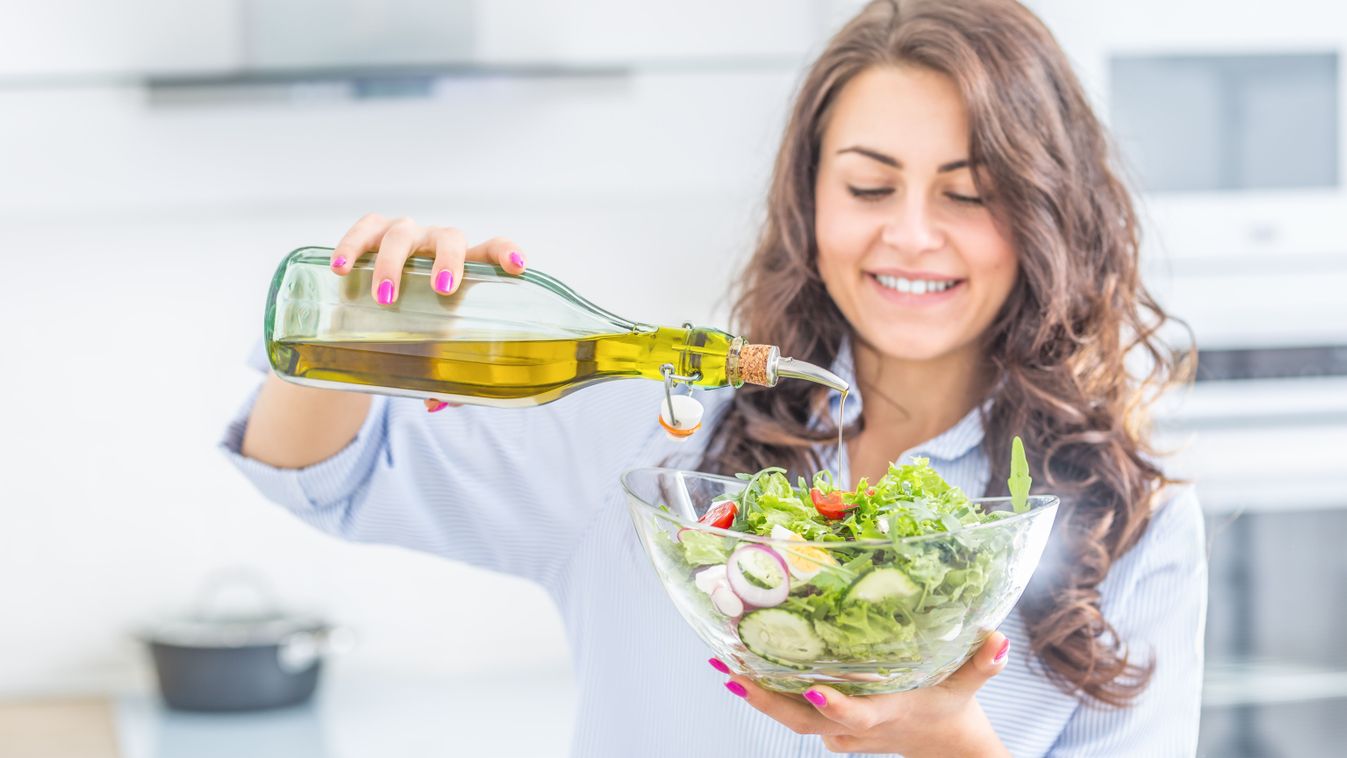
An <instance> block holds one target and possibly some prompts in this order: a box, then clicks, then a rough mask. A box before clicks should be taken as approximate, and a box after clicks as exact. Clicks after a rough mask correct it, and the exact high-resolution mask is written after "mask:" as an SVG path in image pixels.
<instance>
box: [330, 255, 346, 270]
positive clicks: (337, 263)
mask: <svg viewBox="0 0 1347 758" xmlns="http://www.w3.org/2000/svg"><path fill="white" fill-rule="evenodd" d="M332 268H346V256H344V255H338V256H337V257H336V258H333V259H332Z"/></svg>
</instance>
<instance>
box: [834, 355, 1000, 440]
mask: <svg viewBox="0 0 1347 758" xmlns="http://www.w3.org/2000/svg"><path fill="white" fill-rule="evenodd" d="M829 370H830V371H832V372H833V373H834V374H837V375H838V376H839V377H841V378H842V379H844V380H846V382H847V383H848V384H849V385H851V392H850V393H849V394H848V395H847V407H846V418H845V419H843V423H845V424H846V425H848V426H850V425H851V424H854V423H856V422H857V421H858V420H859V419H860V417H861V408H863V407H864V401H862V399H861V389H860V386H859V385H858V384H857V383H856V365H855V359H854V357H853V353H852V350H851V340H850V339H844V340H843V341H842V345H841V347H840V348H839V349H838V351H837V357H836V358H834V359H833V362H832V366H830V367H829ZM841 402H842V395H841V393H835V392H834V393H829V394H828V415H827V417H826V419H825V417H824V416H823V415H822V414H819V413H816V414H815V415H814V417H813V418H812V419H811V421H810V425H811V427H812V428H815V429H817V428H820V427H823V426H825V425H827V426H831V425H832V423H833V422H832V421H831V419H836V418H837V412H838V406H839V404H840V403H841ZM991 402H992V401H991V398H990V397H989V398H987V400H985V401H983V403H982V404H981V405H979V406H978V407H975V408H973V409H972V410H971V411H969V412H968V413H967V414H965V415H964V417H963V418H961V419H959V421H958V423H956V424H955V425H954V426H952V427H950V428H949V429H946V430H945V431H943V432H941V433H940V434H938V435H936V436H935V437H933V438H931V439H929V440H927V441H926V442H923V443H921V444H920V445H918V446H916V447H914V448H912V449H911V450H907V451H905V452H904V453H903V454H902V455H901V456H899V457H898V458H897V462H898V463H900V464H901V463H903V462H904V461H905V460H906V459H908V458H911V457H915V456H921V457H923V458H930V459H931V460H932V461H952V460H955V459H957V458H961V457H963V456H964V455H965V454H967V453H968V451H969V450H972V449H973V448H975V447H977V446H978V445H981V444H982V440H983V436H984V433H983V429H982V414H983V413H984V412H985V411H987V410H989V409H990V407H991Z"/></svg>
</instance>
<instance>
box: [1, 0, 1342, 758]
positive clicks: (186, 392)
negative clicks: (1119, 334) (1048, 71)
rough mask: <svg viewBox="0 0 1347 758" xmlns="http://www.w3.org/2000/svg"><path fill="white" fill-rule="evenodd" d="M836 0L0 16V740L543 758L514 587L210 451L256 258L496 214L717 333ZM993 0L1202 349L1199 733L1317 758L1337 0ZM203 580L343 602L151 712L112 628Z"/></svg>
mask: <svg viewBox="0 0 1347 758" xmlns="http://www.w3.org/2000/svg"><path fill="white" fill-rule="evenodd" d="M859 5H860V3H858V2H855V1H854V0H737V1H736V2H732V3H727V2H713V1H712V0H684V1H683V2H679V3H664V2H647V1H646V0H583V1H577V2H568V3H555V2H546V0H489V1H488V0H438V1H437V2H429V1H422V0H381V1H376V0H325V1H320V0H265V1H264V0H191V1H190V2H171V1H170V0H126V1H125V2H121V3H106V2H96V1H95V0H51V1H49V2H41V3H36V2H24V3H20V2H7V3H5V5H4V8H3V14H2V15H0V18H3V19H4V21H3V23H0V230H2V231H0V240H2V241H3V253H0V256H3V261H4V263H5V271H6V273H7V276H6V282H7V286H6V287H5V288H4V296H3V297H0V316H2V317H3V323H4V324H5V332H6V334H5V346H4V351H3V356H4V357H3V365H4V368H3V372H0V376H3V379H0V382H2V383H3V385H2V386H3V390H4V392H3V395H2V397H3V410H0V428H3V429H4V430H5V434H4V435H3V438H0V449H2V450H0V453H2V454H0V472H3V473H0V513H3V516H4V522H3V523H4V526H3V528H0V607H3V608H4V609H5V612H4V614H3V615H4V617H5V622H4V623H3V624H0V755H3V756H11V755H14V756H17V755H23V756H74V755H79V756H92V757H101V756H118V755H119V756H125V757H126V758H150V757H151V756H156V757H160V758H166V757H173V758H176V757H178V756H215V755H221V756H223V755H231V756H233V755H249V756H255V757H258V758H261V757H263V756H286V757H287V758H302V757H308V756H313V757H315V758H317V757H319V756H364V755H379V756H420V755H431V754H440V755H446V754H447V755H511V756H515V755H517V756H561V755H566V754H567V750H568V745H569V739H570V734H571V723H570V722H571V717H572V715H573V713H574V709H575V704H574V697H575V696H574V689H573V683H572V678H571V676H572V675H571V672H570V670H569V667H568V656H567V647H566V642H565V638H564V635H563V631H562V627H561V623H560V621H559V619H558V617H557V614H556V609H555V607H554V606H553V604H552V603H551V601H550V600H549V598H548V596H547V595H546V594H545V593H544V591H543V590H541V589H539V588H537V587H535V586H533V585H531V584H527V583H524V582H523V581H521V580H517V579H512V578H507V577H502V576H499V575H495V574H491V573H487V572H484V571H481V570H478V569H474V568H470V567H467V566H464V565H459V564H454V563H450V562H447V561H443V560H438V559H435V558H432V557H429V556H426V555H420V554H415V553H412V552H409V551H405V550H400V549H394V548H389V547H381V546H370V545H353V544H348V543H343V542H340V541H338V540H336V539H333V538H331V537H328V536H325V535H323V534H320V533H319V532H317V531H316V530H314V529H311V528H309V527H306V526H304V525H302V524H301V523H300V522H299V521H297V520H296V519H295V518H293V517H292V516H290V515H289V514H288V513H286V512H285V511H284V510H283V509H281V508H278V507H276V506H274V505H272V504H270V503H268V502H267V501H265V500H264V498H263V497H262V495H261V494H259V493H258V492H257V491H256V490H255V489H253V488H252V487H251V486H250V485H249V484H248V483H247V482H246V481H245V479H244V478H243V477H242V476H240V475H239V474H238V473H237V472H236V471H235V470H234V469H233V468H232V467H231V466H230V465H228V463H227V461H226V460H225V458H224V456H223V455H222V454H221V452H220V451H219V449H218V448H217V442H218V440H219V438H220V436H221V434H222V432H223V429H224V426H225V424H226V423H227V422H228V420H229V419H230V418H231V417H232V415H233V414H234V412H235V411H236V409H237V407H238V406H239V404H240V403H241V402H242V401H243V399H244V398H246V397H247V396H248V393H249V391H250V390H251V388H252V387H253V386H255V385H256V383H257V382H258V380H259V374H258V373H257V371H256V370H255V369H253V368H250V367H249V366H248V365H247V359H248V356H249V355H250V353H251V352H252V351H253V350H254V349H255V347H256V345H257V343H258V341H259V339H260V336H261V328H262V317H263V305H264V301H265V299H266V295H267V287H268V284H269V282H270V278H271V275H272V273H273V271H274V269H275V267H276V265H277V263H278V262H279V261H280V259H281V258H282V257H283V256H284V255H285V254H286V253H287V252H289V251H290V250H292V249H294V248H296V247H299V246H302V245H325V246H331V245H333V244H335V243H336V242H337V240H338V239H339V237H340V235H341V234H342V233H343V232H344V231H345V230H346V229H347V228H348V227H349V226H350V224H351V223H353V222H354V221H355V220H356V219H358V218H359V217H360V216H361V215H363V214H365V213H367V212H370V211H378V212H381V213H385V214H392V215H409V216H411V217H413V218H415V219H416V220H417V221H418V222H420V223H426V224H447V225H454V226H458V227H460V228H462V229H464V230H466V232H467V234H468V236H469V237H470V238H472V239H474V240H481V239H485V238H487V237H490V236H495V235H506V236H509V237H511V238H513V239H514V240H516V241H517V242H519V243H520V245H521V246H523V247H525V248H526V249H527V250H528V252H529V257H530V263H531V264H532V265H534V266H537V267H539V268H541V269H543V270H545V271H547V272H549V273H551V274H554V275H556V276H557V277H558V278H560V279H561V280H563V281H566V282H568V283H571V284H573V285H574V286H575V287H576V288H577V289H578V290H579V291H581V292H582V293H583V294H585V295H586V296H588V297H590V298H591V299H593V300H594V301H595V302H597V303H599V304H601V305H603V306H604V307H606V308H608V309H610V310H612V311H614V312H616V313H620V314H623V315H629V316H631V317H634V318H639V319H641V320H646V321H651V322H656V323H680V322H683V321H693V322H696V323H707V324H722V323H724V321H725V320H726V317H727V298H726V291H725V286H724V285H725V283H726V282H728V281H729V277H730V275H731V273H732V272H733V271H734V270H736V268H737V267H738V266H739V265H740V264H741V262H742V261H743V260H744V259H745V257H746V256H747V254H748V253H749V252H750V250H751V247H752V242H753V239H754V235H755V233H756V229H757V224H758V223H759V222H760V220H761V218H762V214H763V209H764V200H763V198H764V191H765V188H766V185H767V180H768V176H769V172H770V168H771V161H772V158H773V153H774V150H775V147H776V144H777V141H778V138H779V137H780V134H781V131H782V129H783V126H784V117H785V112H786V106H787V104H788V102H789V99H790V97H791V94H792V92H793V88H794V87H795V85H796V84H797V83H798V82H799V79H800V76H801V72H802V70H803V67H804V65H805V64H806V62H807V61H809V60H810V58H811V56H812V55H813V54H815V53H816V52H817V51H818V50H819V48H820V46H821V45H822V43H823V42H824V41H825V40H826V38H827V37H828V35H829V34H830V33H831V32H832V31H834V30H835V29H836V28H837V26H838V24H840V23H841V22H842V21H843V20H845V19H846V18H847V17H848V15H849V14H850V13H852V12H854V11H855V9H856V8H857V7H858V6H859ZM1028 5H1029V6H1030V7H1031V8H1033V9H1034V10H1035V11H1036V12H1038V13H1039V14H1040V15H1041V16H1042V17H1043V18H1044V20H1045V21H1046V22H1047V23H1048V24H1049V26H1050V27H1051V29H1052V30H1053V32H1054V33H1055V35H1056V36H1057V38H1058V40H1059V41H1060V42H1061V43H1062V45H1063V46H1064V48H1065V49H1066V50H1067V52H1068V53H1069V55H1070V56H1071V59H1072V62H1073V63H1074V65H1075V66H1076V70H1077V72H1078V73H1079V75H1080V76H1081V78H1082V80H1083V81H1084V83H1085V85H1086V87H1087V90H1088V91H1089V94H1090V96H1091V97H1092V98H1093V99H1094V103H1095V106H1096V108H1097V110H1098V112H1099V113H1100V114H1102V115H1103V116H1104V117H1105V118H1106V120H1107V121H1108V122H1109V124H1110V126H1111V127H1112V129H1113V130H1114V133H1115V135H1116V138H1117V140H1118V143H1119V146H1120V148H1121V151H1122V154H1123V156H1124V159H1125V161H1126V164H1127V166H1128V169H1129V180H1130V181H1131V182H1132V183H1133V186H1134V187H1135V189H1136V190H1137V192H1138V198H1139V203H1140V205H1141V207H1142V210H1143V214H1144V220H1145V224H1146V226H1145V228H1144V235H1145V240H1144V244H1145V255H1146V261H1147V271H1146V275H1147V277H1148V280H1149V283H1150V285H1151V287H1152V288H1153V289H1154V290H1155V291H1156V293H1157V294H1158V296H1159V298H1160V300H1161V302H1162V303H1163V304H1164V306H1165V307H1166V308H1167V309H1168V310H1169V311H1170V312H1171V313H1174V314H1176V315H1178V316H1180V317H1182V318H1184V319H1186V320H1187V322H1188V323H1189V324H1190V325H1191V327H1192V330H1193V333H1194V335H1195V337H1196V341H1197V346H1198V348H1199V350H1200V363H1199V376H1198V380H1197V382H1196V383H1195V384H1194V385H1193V386H1192V387H1191V388H1190V389H1187V390H1185V391H1183V392H1182V393H1180V394H1177V395H1175V396H1174V397H1171V398H1170V399H1169V401H1168V402H1167V403H1166V405H1165V411H1164V414H1163V415H1162V417H1161V418H1160V421H1159V424H1160V428H1161V429H1162V430H1163V433H1164V438H1165V440H1166V441H1167V442H1168V443H1169V444H1171V445H1172V446H1174V447H1176V448H1178V449H1179V450H1180V452H1179V453H1178V455H1177V463H1176V468H1177V470H1178V472H1179V473H1180V474H1182V475H1184V476H1187V477H1190V478H1191V479H1193V480H1194V481H1195V482H1196V484H1197V488H1198V492H1199V495H1200V497H1201V500H1202V503H1203V506H1204V508H1205V509H1206V512H1207V528H1208V538H1209V551H1210V560H1211V564H1210V581H1211V588H1210V592H1211V594H1210V609H1209V615H1208V625H1207V648H1206V651H1207V660H1208V666H1207V675H1206V686H1205V692H1204V702H1203V713H1202V717H1203V718H1202V732H1201V744H1200V752H1201V753H1202V754H1203V755H1209V756H1223V757H1232V758H1233V757H1238V756H1330V755H1342V746H1343V745H1344V744H1347V641H1344V637H1343V634H1342V630H1343V629H1344V627H1347V551H1344V550H1343V545H1344V544H1345V543H1347V294H1344V293H1347V120H1344V118H1343V104H1344V103H1345V102H1347V77H1345V76H1344V72H1343V65H1344V60H1347V4H1343V3H1341V2H1337V1H1335V0H1284V1H1283V2H1280V3H1275V4H1268V3H1262V2H1253V0H1131V1H1130V2H1103V1H1101V0H1032V1H1031V2H1029V3H1028ZM212 603H214V604H223V605H231V604H232V605H233V606H237V605H240V604H247V603H263V604H266V606H267V607H271V608H276V609H280V610H283V611H285V612H287V613H294V614H304V615H307V616H309V617H314V618H318V619H321V620H323V621H324V622H326V623H330V624H331V625H333V626H334V627H339V629H340V634H336V635H332V636H331V638H330V639H329V640H328V642H331V643H332V644H330V645H323V646H320V647H321V648H322V649H320V650H318V651H317V653H316V654H317V655H318V656H319V659H318V660H319V661H320V662H321V667H322V670H321V674H320V677H319V680H318V685H317V691H316V694H315V695H314V696H313V697H312V698H311V699H307V700H305V701H304V702H303V703H301V704H300V705H297V706H291V707H288V708H280V709H274V710H266V711H256V712H251V713H245V714H225V715H221V714H206V713H194V712H190V711H178V710H174V709H170V708H168V707H166V706H165V704H164V702H163V700H162V698H161V695H160V692H159V689H158V684H157V681H156V678H155V670H154V667H153V665H152V662H151V658H150V653H149V651H148V649H147V647H146V645H145V644H144V642H143V641H142V640H141V639H140V635H141V633H142V632H143V631H144V630H146V629H148V628H151V627H153V625H155V624H156V623H161V622H162V621H163V620H164V619H171V618H174V617H179V616H182V615H184V614H189V613H191V612H193V611H194V610H196V609H199V608H201V607H202V606H203V605H206V604H212ZM483 618H490V619H491V623H490V624H480V623H476V620H480V619H483ZM521 713H526V714H528V728H519V727H520V718H519V714H521ZM502 735H504V737H502Z"/></svg>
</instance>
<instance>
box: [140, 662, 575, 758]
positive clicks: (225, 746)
mask: <svg viewBox="0 0 1347 758" xmlns="http://www.w3.org/2000/svg"><path fill="white" fill-rule="evenodd" d="M324 674H325V680H324V681H323V682H322V683H321V684H320V687H319V690H318V693H317V694H316V695H315V698H314V700H313V701H311V702H310V703H307V704H305V705H301V706H296V707H293V708H286V709H279V710H272V711H260V712H256V713H245V714H198V713H184V712H179V711H172V710H169V709H168V708H165V707H164V706H163V704H162V702H161V701H160V700H159V698H158V697H157V696H156V695H155V694H154V693H143V694H127V695H123V696H120V697H118V698H116V699H115V701H114V702H115V708H114V712H115V714H116V723H117V734H118V741H119V744H120V747H121V753H122V758H217V757H218V758H237V757H238V756H248V758H356V757H357V756H359V757H362V758H363V757H364V756H379V758H399V757H400V756H408V757H409V758H410V757H411V756H415V757H416V758H424V756H430V755H471V756H528V757H529V758H546V757H548V756H565V755H567V753H568V749H569V746H570V735H571V721H572V719H573V717H574V714H575V693H574V684H573V682H572V680H571V677H570V674H569V672H562V671H545V672H540V673H538V674H537V675H526V674H524V673H517V672H511V673H510V674H508V675H505V676H500V677H491V676H484V675H479V676H468V675H464V676H460V677H448V676H439V677H432V676H425V675H416V674H404V675H392V674H378V673H367V674H361V673H357V672H348V671H342V670H329V671H325V672H324Z"/></svg>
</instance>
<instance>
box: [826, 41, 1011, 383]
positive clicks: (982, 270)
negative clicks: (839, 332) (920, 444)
mask: <svg viewBox="0 0 1347 758" xmlns="http://www.w3.org/2000/svg"><path fill="white" fill-rule="evenodd" d="M968 149H969V133H968V115H967V113H966V112H965V108H964V104H963V99H962V98H961V97H960V95H959V92H958V90H957V89H956V88H955V84H954V82H953V81H952V80H951V79H949V77H947V76H945V75H944V74H940V73H937V72H934V71H931V70H929V69H924V68H918V67H914V66H903V67H893V66H883V67H874V68H870V69H867V70H866V71H863V72H862V73H861V74H859V75H858V76H856V77H855V78H853V79H852V80H851V81H850V82H848V83H847V84H846V86H845V87H844V88H843V89H842V91H841V92H840V93H838V98H837V100H836V101H835V102H834V103H833V110H832V114H831V116H830V118H829V121H828V123H827V126H826V130H825V132H824V135H823V145H822V151H821V155H820V159H819V171H818V181H817V184H816V185H815V187H814V195H815V209H816V210H815V218H814V224H815V234H816V236H817V241H818V267H819V273H820V274H821V275H822V278H823V283H824V285H825V286H826V287H827V288H828V293H829V294H830V295H831V296H832V298H833V300H834V301H835V302H836V303H837V307H838V308H839V309H840V310H841V311H842V314H843V315H844V316H846V318H847V320H848V321H849V322H851V325H852V328H854V329H855V330H856V333H857V335H858V336H859V337H860V339H861V340H862V341H863V342H864V343H865V344H866V345H868V346H869V347H871V348H873V349H874V350H876V351H877V352H879V353H880V354H881V355H883V356H887V357H890V358H897V359H903V360H922V361H924V360H931V359H935V358H940V357H942V356H948V355H950V354H951V353H955V352H960V351H965V350H970V349H971V350H976V349H978V338H979V336H980V335H981V334H982V333H983V332H984V331H985V330H986V329H987V328H988V326H989V325H990V324H991V322H992V319H993V318H995V317H996V314H997V312H998V311H999V310H1000V308H1001V305H1002V304H1003V303H1004V302H1005V300H1006V298H1007V297H1008V296H1009V294H1010V289H1011V287H1012V286H1013V285H1014V283H1015V275H1016V271H1017V263H1016V256H1015V251H1014V249H1013V248H1012V247H1011V244H1010V241H1009V240H1008V239H1006V237H1005V236H1003V234H1002V232H1001V230H1000V229H999V228H998V227H997V224H996V223H995V222H994V221H993V218H992V213H991V211H990V210H989V208H988V205H987V204H984V201H987V202H988V203H989V202H990V198H983V197H980V196H979V193H978V190H977V188H976V187H975V186H974V183H973V169H972V168H971V167H970V166H969V165H968ZM993 189H994V188H993Z"/></svg>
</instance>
